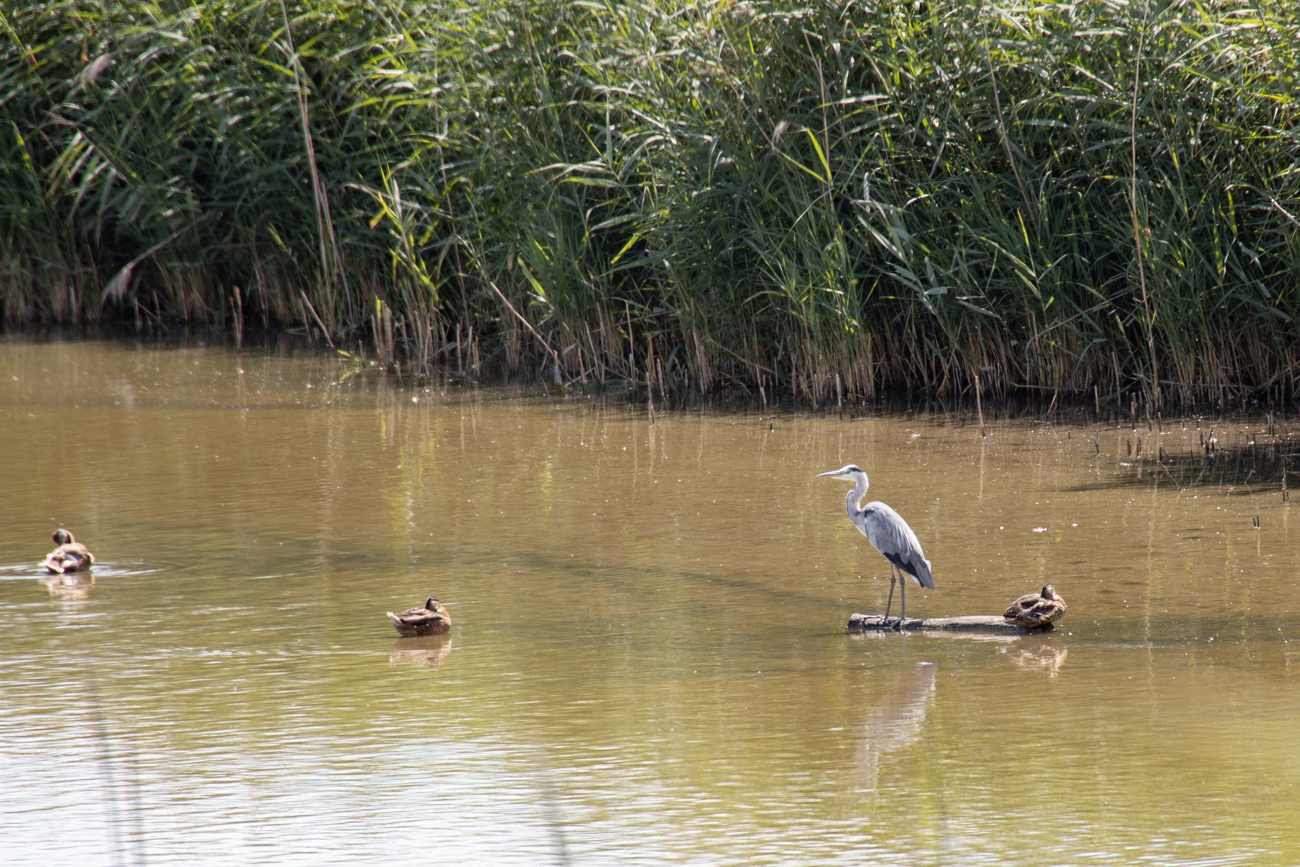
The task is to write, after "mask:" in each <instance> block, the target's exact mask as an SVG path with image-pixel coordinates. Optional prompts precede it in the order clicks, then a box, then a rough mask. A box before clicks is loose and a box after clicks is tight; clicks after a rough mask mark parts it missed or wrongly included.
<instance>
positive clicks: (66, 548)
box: [41, 527, 95, 575]
mask: <svg viewBox="0 0 1300 867" xmlns="http://www.w3.org/2000/svg"><path fill="white" fill-rule="evenodd" d="M54 544H56V545H58V546H59V547H57V548H55V549H54V550H53V551H51V552H50V553H49V554H46V555H45V559H44V560H43V561H42V562H41V567H42V568H44V569H45V571H46V572H49V573H50V574H51V575H63V574H66V573H68V572H84V571H86V570H87V569H89V568H90V567H91V566H93V565H95V555H94V554H92V553H90V551H88V550H86V546H85V545H83V544H81V543H80V542H78V541H77V540H76V539H75V538H73V536H72V534H71V533H69V532H68V531H67V530H65V529H63V528H62V527H60V528H59V529H57V530H55V531H54Z"/></svg>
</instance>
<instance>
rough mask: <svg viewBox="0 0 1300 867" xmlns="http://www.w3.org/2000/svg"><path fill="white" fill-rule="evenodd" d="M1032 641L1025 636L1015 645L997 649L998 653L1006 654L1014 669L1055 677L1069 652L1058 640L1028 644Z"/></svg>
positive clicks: (1049, 639)
mask: <svg viewBox="0 0 1300 867" xmlns="http://www.w3.org/2000/svg"><path fill="white" fill-rule="evenodd" d="M1032 641H1033V639H1032V638H1031V637H1029V636H1026V637H1025V638H1022V639H1020V640H1019V641H1017V642H1016V643H1015V644H1010V645H1007V646H1006V647H999V648H998V653H1004V654H1006V656H1007V659H1009V660H1011V663H1012V664H1013V665H1015V667H1016V668H1023V669H1025V670H1026V671H1042V672H1045V673H1046V674H1047V676H1048V677H1056V674H1057V672H1058V671H1059V670H1060V668H1061V666H1062V665H1064V664H1065V657H1067V656H1069V655H1070V651H1069V650H1068V649H1067V648H1066V647H1065V645H1064V644H1062V643H1061V640H1060V639H1059V638H1044V639H1043V640H1042V641H1041V642H1038V643H1029V642H1032Z"/></svg>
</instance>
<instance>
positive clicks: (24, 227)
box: [0, 0, 1300, 405]
mask: <svg viewBox="0 0 1300 867" xmlns="http://www.w3.org/2000/svg"><path fill="white" fill-rule="evenodd" d="M4 15H5V17H4V19H3V20H2V21H0V30H3V31H4V34H5V37H6V38H5V39H4V41H3V45H2V46H0V112H3V118H0V120H2V121H3V124H0V149H2V150H3V153H2V154H0V233H3V234H0V238H3V241H4V249H3V250H0V258H2V259H3V268H0V281H3V282H2V283H0V286H2V287H3V288H2V290H0V291H3V294H4V309H5V315H6V318H7V320H8V321H10V322H21V321H29V320H55V321H59V320H76V319H83V318H85V319H90V318H96V317H100V316H121V315H126V316H127V317H128V318H129V317H130V316H132V315H134V316H136V317H137V318H143V319H144V320H146V321H148V320H151V319H152V320H157V321H158V322H159V323H171V322H175V321H196V322H214V323H217V324H219V325H220V324H225V323H227V322H228V321H229V318H230V317H231V316H232V315H236V314H238V315H242V316H253V317H257V316H259V315H260V316H261V317H262V318H263V320H264V322H266V323H267V324H274V325H276V326H279V327H302V328H306V329H308V330H310V331H312V332H315V333H321V332H323V333H324V334H325V335H326V336H327V337H328V338H329V339H332V340H333V341H334V342H336V343H339V344H340V345H342V344H349V345H353V344H355V343H356V342H357V341H363V342H366V343H373V345H374V346H376V348H377V349H379V351H380V354H381V355H383V356H385V357H386V356H387V355H388V354H389V353H390V352H393V353H395V355H396V358H395V359H394V361H397V360H400V359H405V360H406V361H407V362H408V363H411V364H414V365H415V366H416V367H417V368H424V367H427V366H429V365H433V364H438V363H453V364H458V365H459V366H461V367H467V366H472V364H473V362H472V361H471V359H473V358H475V357H479V358H481V357H482V354H483V353H484V352H485V353H486V354H488V356H489V357H493V356H496V357H499V359H500V366H501V367H502V368H504V369H507V370H514V371H527V370H531V371H535V372H541V373H543V374H544V375H545V376H547V377H548V378H551V377H555V378H560V379H575V380H583V381H589V380H592V379H595V380H604V379H608V378H611V377H612V378H624V379H631V380H635V381H637V382H649V383H650V384H651V385H652V386H653V387H654V388H655V389H656V390H664V391H666V392H669V393H679V394H680V393H689V392H700V391H705V392H707V391H711V390H715V389H718V388H721V387H738V388H743V389H747V390H752V391H754V392H757V393H761V394H762V395H763V396H764V397H765V398H767V397H769V396H773V395H780V394H786V395H795V396H797V397H799V398H802V399H807V400H810V401H812V402H813V403H817V404H823V403H825V402H827V401H830V400H842V399H844V398H845V397H847V398H849V399H854V398H871V397H875V396H877V395H878V394H880V393H882V392H889V393H900V392H912V391H920V390H924V391H927V392H929V393H935V394H940V395H943V394H958V393H964V392H967V391H969V390H970V389H971V388H972V387H973V383H974V382H975V381H976V377H978V378H979V381H980V382H981V383H982V384H983V385H984V387H985V388H987V389H990V390H992V391H993V392H994V393H1001V394H1007V393H1009V392H1011V391H1014V390H1017V389H1032V390H1037V391H1041V392H1044V393H1049V392H1050V393H1056V392H1062V391H1064V392H1074V393H1087V392H1091V391H1092V390H1093V389H1094V388H1095V389H1097V391H1098V393H1100V394H1101V395H1105V396H1107V397H1108V398H1112V399H1113V398H1117V397H1118V396H1119V395H1121V394H1123V393H1126V392H1129V391H1133V390H1140V391H1142V392H1144V393H1145V394H1146V395H1147V399H1148V400H1149V401H1154V402H1156V403H1157V405H1158V404H1160V403H1163V402H1167V401H1174V402H1180V403H1192V402H1197V401H1206V400H1226V399H1237V398H1239V397H1240V396H1241V395H1243V394H1246V393H1258V394H1264V395H1272V396H1274V397H1275V398H1280V399H1285V400H1293V399H1294V397H1295V386H1296V383H1297V376H1298V374H1300V365H1298V364H1297V362H1298V361H1300V350H1298V349H1297V347H1300V340H1297V337H1298V336H1300V334H1297V326H1296V324H1295V323H1296V316H1297V314H1300V300H1298V299H1297V294H1296V291H1295V289H1294V286H1295V282H1296V277H1297V260H1296V241H1297V231H1296V230H1297V227H1298V224H1297V219H1296V218H1297V215H1300V196H1297V176H1296V170H1295V166H1296V157H1297V153H1300V150H1298V148H1297V141H1296V136H1295V133H1294V129H1295V128H1296V123H1295V106H1294V98H1293V93H1294V92H1295V83H1296V82H1295V79H1296V70H1297V66H1298V64H1297V58H1300V52H1297V45H1298V44H1300V43H1298V41H1297V34H1298V33H1300V16H1298V15H1297V14H1296V13H1295V12H1293V11H1291V10H1290V8H1289V7H1287V6H1284V5H1267V4H1251V3H1245V2H1225V0H1218V2H1201V3H1194V2H1190V0H1189V2H1180V0H1170V2H1153V3H1148V4H1141V3H1138V4H1128V3H1118V2H1089V3H1074V4H1071V3H1033V4H1028V5H1023V4H1022V5H1021V6H1017V7H1013V8H1012V7H1008V8H1001V7H997V6H986V7H982V8H973V6H972V4H965V3H961V2H957V0H936V2H931V3H926V4H910V3H908V4H903V3H894V2H869V3H863V4H830V3H814V4H803V5H798V4H792V3H785V2H782V3H777V2H771V3H736V2H722V0H718V2H706V3H703V4H697V3H690V4H688V3H679V2H673V3H650V2H633V3H619V4H614V3H576V2H571V3H562V2H525V3H522V4H520V3H513V4H505V3H489V4H486V5H480V4H467V3H464V2H450V0H441V2H438V0H433V2H422V3H417V2H400V0H368V2H366V0H346V2H345V0H336V2H287V0H286V2H285V3H283V4H282V3H281V2H280V0H274V2H258V0H253V2H249V0H214V2H208V3H198V2H165V3H159V4H154V5H133V4H116V3H109V2H98V3H97V2H70V0H65V2H46V3H40V4H32V5H30V6H25V7H22V8H21V9H17V10H12V11H11V10H6V11H5V13H4ZM137 260H138V261H137ZM132 263H135V267H132V268H128V267H127V266H129V265H132ZM115 276H117V277H118V278H119V279H117V280H116V281H114V279H113V278H114V277H115ZM106 286H107V287H108V288H109V289H111V290H112V291H111V292H109V293H107V294H105V293H104V288H105V287H106ZM237 288H239V289H240V294H239V295H238V298H237V299H236V289H237ZM235 300H238V301H239V302H240V303H238V304H236V303H234V301H235ZM101 301H102V304H103V307H102V310H101ZM385 317H387V318H385Z"/></svg>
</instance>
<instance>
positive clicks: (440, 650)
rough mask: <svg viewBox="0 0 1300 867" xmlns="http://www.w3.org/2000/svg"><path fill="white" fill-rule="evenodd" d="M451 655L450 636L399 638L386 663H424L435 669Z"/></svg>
mask: <svg viewBox="0 0 1300 867" xmlns="http://www.w3.org/2000/svg"><path fill="white" fill-rule="evenodd" d="M449 653H451V636H450V635H426V636H424V637H422V638H399V639H397V643H395V644H394V645H393V652H392V653H390V654H389V655H388V661H389V662H390V663H391V664H393V665H397V664H400V663H424V664H425V665H428V666H429V667H430V668H437V667H438V666H440V665H442V661H443V660H444V659H446V658H447V654H449Z"/></svg>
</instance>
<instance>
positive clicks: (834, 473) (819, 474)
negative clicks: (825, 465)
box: [817, 470, 841, 479]
mask: <svg viewBox="0 0 1300 867" xmlns="http://www.w3.org/2000/svg"><path fill="white" fill-rule="evenodd" d="M840 474H841V471H840V470H831V471H830V472H829V473H818V474H817V478H819V479H820V478H821V477H822V476H838V475H840Z"/></svg>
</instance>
